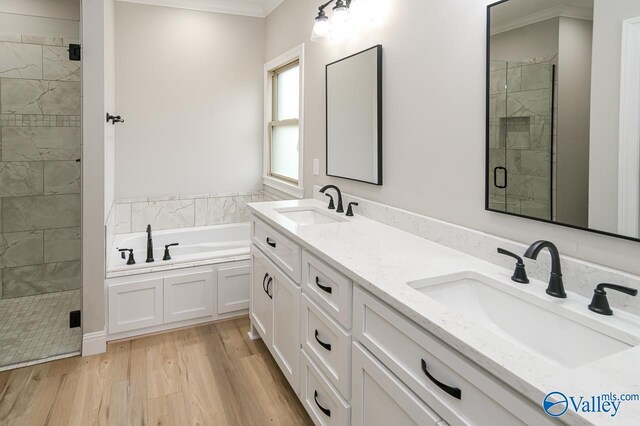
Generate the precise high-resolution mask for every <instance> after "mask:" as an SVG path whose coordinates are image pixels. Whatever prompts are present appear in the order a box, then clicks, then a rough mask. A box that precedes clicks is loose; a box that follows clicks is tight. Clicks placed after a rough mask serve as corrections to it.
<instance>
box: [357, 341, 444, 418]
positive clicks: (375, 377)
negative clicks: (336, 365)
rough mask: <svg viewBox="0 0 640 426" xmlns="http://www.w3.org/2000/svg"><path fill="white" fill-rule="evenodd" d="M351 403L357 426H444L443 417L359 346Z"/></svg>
mask: <svg viewBox="0 0 640 426" xmlns="http://www.w3.org/2000/svg"><path fill="white" fill-rule="evenodd" d="M351 403H352V405H353V408H352V410H353V414H352V419H351V420H352V423H353V425H354V426H388V425H416V426H423V425H424V426H426V425H432V426H441V424H440V423H439V421H440V420H441V419H440V417H439V416H438V415H437V414H436V413H435V412H434V411H433V410H432V409H430V408H429V407H428V406H427V405H425V404H424V402H422V401H421V400H420V399H419V398H418V397H416V395H415V394H414V393H413V392H411V391H410V390H409V388H407V387H406V386H405V385H404V384H403V383H402V382H401V381H400V380H398V379H397V378H396V377H395V376H394V375H393V374H392V373H391V372H390V371H389V370H388V369H387V368H386V367H385V366H383V365H382V364H380V362H379V361H378V360H376V359H375V358H374V357H373V356H372V355H371V354H369V353H368V352H367V350H366V349H364V348H363V347H362V346H360V345H359V344H358V343H354V344H353V399H352V400H351Z"/></svg>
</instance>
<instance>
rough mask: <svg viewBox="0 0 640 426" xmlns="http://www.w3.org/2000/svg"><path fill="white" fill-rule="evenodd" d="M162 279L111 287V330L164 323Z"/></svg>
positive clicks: (110, 331) (127, 329)
mask: <svg viewBox="0 0 640 426" xmlns="http://www.w3.org/2000/svg"><path fill="white" fill-rule="evenodd" d="M162 291H163V288H162V278H160V279H154V280H145V281H137V282H133V283H127V284H118V285H112V286H109V289H108V293H109V333H111V334H114V333H121V332H124V331H130V330H136V329H140V328H145V327H153V326H154V325H160V324H162V321H163V318H162V308H163V306H162Z"/></svg>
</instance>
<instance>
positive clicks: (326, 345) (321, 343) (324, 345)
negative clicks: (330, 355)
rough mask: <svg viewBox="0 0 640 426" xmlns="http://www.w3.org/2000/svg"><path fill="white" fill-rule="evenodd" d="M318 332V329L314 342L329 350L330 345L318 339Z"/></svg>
mask: <svg viewBox="0 0 640 426" xmlns="http://www.w3.org/2000/svg"><path fill="white" fill-rule="evenodd" d="M318 334H319V333H318V330H316V342H318V343H319V344H320V346H322V347H323V348H325V349H326V350H328V351H329V352H331V345H330V344H329V343H325V342H323V341H322V340H320V339H318Z"/></svg>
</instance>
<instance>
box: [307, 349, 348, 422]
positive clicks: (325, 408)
mask: <svg viewBox="0 0 640 426" xmlns="http://www.w3.org/2000/svg"><path fill="white" fill-rule="evenodd" d="M301 354H302V356H301V357H300V358H301V361H302V362H301V371H300V373H301V374H300V376H301V381H300V384H301V389H300V400H301V401H302V405H304V408H306V410H307V412H308V413H309V416H310V417H311V419H312V420H313V423H315V424H316V425H320V426H339V425H340V426H348V425H349V424H350V423H351V407H350V406H349V403H348V402H347V401H345V400H344V399H343V398H342V397H341V396H340V394H339V393H338V391H337V389H335V388H334V387H333V385H331V383H329V381H327V379H326V378H325V377H323V375H322V373H321V372H320V370H319V369H318V367H317V366H316V365H315V364H314V362H313V361H312V360H311V358H309V356H307V354H306V353H305V351H304V350H302V351H301Z"/></svg>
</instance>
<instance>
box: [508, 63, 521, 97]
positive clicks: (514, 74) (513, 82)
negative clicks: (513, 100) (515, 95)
mask: <svg viewBox="0 0 640 426" xmlns="http://www.w3.org/2000/svg"><path fill="white" fill-rule="evenodd" d="M521 90H522V68H521V67H517V68H511V69H509V70H508V71H507V91H508V92H519V91H521Z"/></svg>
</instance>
